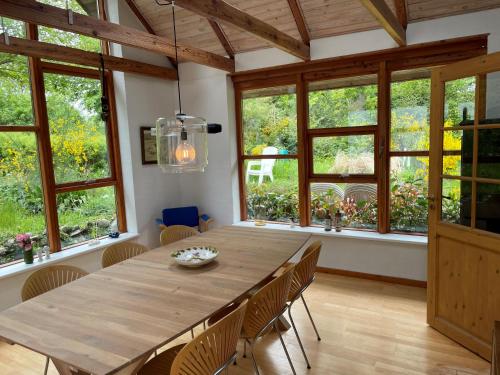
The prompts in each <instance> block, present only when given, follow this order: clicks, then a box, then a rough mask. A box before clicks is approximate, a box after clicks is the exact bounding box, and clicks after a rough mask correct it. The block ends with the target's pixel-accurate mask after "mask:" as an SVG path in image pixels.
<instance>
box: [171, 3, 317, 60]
mask: <svg viewBox="0 0 500 375" xmlns="http://www.w3.org/2000/svg"><path fill="white" fill-rule="evenodd" d="M175 4H176V5H178V6H180V7H182V8H184V9H187V10H189V11H191V12H194V13H196V14H199V15H201V16H203V17H206V18H208V19H209V20H213V21H218V22H221V23H224V24H228V25H231V26H234V27H236V28H238V29H240V30H243V31H246V32H248V33H251V34H253V35H255V36H257V37H259V38H261V39H263V40H265V41H267V42H269V43H271V44H272V45H274V46H275V47H277V48H279V49H282V50H283V51H285V52H288V53H290V54H292V55H294V56H297V57H299V58H301V59H303V60H309V59H310V51H309V46H308V45H307V44H305V43H304V42H302V41H300V40H296V39H294V38H292V37H291V36H289V35H287V34H285V33H283V32H281V31H279V30H278V29H276V28H275V27H273V26H271V25H269V24H268V23H266V22H264V21H261V20H259V19H258V18H255V17H253V16H251V15H249V14H248V13H245V12H243V11H241V10H239V9H238V8H235V7H233V6H232V5H230V4H228V3H226V2H225V1H223V0H176V1H175Z"/></svg>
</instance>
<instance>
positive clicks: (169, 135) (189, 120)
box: [156, 0, 222, 173]
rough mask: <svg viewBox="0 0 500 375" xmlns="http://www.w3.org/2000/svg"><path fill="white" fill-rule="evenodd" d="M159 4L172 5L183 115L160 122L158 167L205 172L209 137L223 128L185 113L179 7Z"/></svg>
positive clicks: (158, 122) (179, 170)
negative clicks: (177, 24)
mask: <svg viewBox="0 0 500 375" xmlns="http://www.w3.org/2000/svg"><path fill="white" fill-rule="evenodd" d="M156 2H157V4H158V5H172V21H173V25H174V44H175V62H176V66H175V69H176V71H177V93H178V99H179V113H177V114H176V115H175V116H173V117H167V118H163V117H161V118H159V119H158V120H157V121H156V146H157V147H156V150H157V153H158V165H159V166H160V167H161V169H162V171H163V172H165V173H188V172H203V171H204V170H205V168H206V166H207V165H208V134H209V133H220V132H221V130H222V127H221V125H219V124H207V122H206V120H205V119H203V118H201V117H196V116H190V115H187V114H185V113H183V112H182V100H181V87H180V81H179V68H178V65H179V64H178V62H179V61H178V56H177V30H176V25H175V4H174V1H171V2H169V3H160V2H158V0H157V1H156Z"/></svg>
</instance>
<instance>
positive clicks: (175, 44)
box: [155, 0, 182, 114]
mask: <svg viewBox="0 0 500 375" xmlns="http://www.w3.org/2000/svg"><path fill="white" fill-rule="evenodd" d="M155 2H156V4H158V5H160V6H164V5H172V22H173V23H174V48H175V72H176V75H177V94H178V95H179V114H182V100H181V83H180V78H179V56H178V52H177V29H176V26H175V1H174V0H172V1H165V2H161V1H160V0H155Z"/></svg>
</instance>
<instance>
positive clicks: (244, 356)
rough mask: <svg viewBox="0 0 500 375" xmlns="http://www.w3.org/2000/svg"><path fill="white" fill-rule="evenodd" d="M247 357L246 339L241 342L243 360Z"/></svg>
mask: <svg viewBox="0 0 500 375" xmlns="http://www.w3.org/2000/svg"><path fill="white" fill-rule="evenodd" d="M246 357H247V339H245V340H243V358H246Z"/></svg>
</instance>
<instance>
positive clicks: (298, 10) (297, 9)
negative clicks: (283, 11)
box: [288, 0, 311, 45]
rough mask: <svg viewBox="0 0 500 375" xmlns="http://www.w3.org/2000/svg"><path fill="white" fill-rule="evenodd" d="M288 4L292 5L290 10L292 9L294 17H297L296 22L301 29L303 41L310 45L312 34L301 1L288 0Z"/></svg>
mask: <svg viewBox="0 0 500 375" xmlns="http://www.w3.org/2000/svg"><path fill="white" fill-rule="evenodd" d="M288 5H289V6H290V10H291V11H292V14H293V18H294V19H295V24H296V25H297V29H298V30H299V34H300V37H301V38H302V41H303V42H304V43H305V44H307V45H309V43H310V42H311V35H310V33H309V29H308V27H307V24H306V19H305V17H304V13H303V12H302V7H301V6H300V4H299V1H298V0H288Z"/></svg>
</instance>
